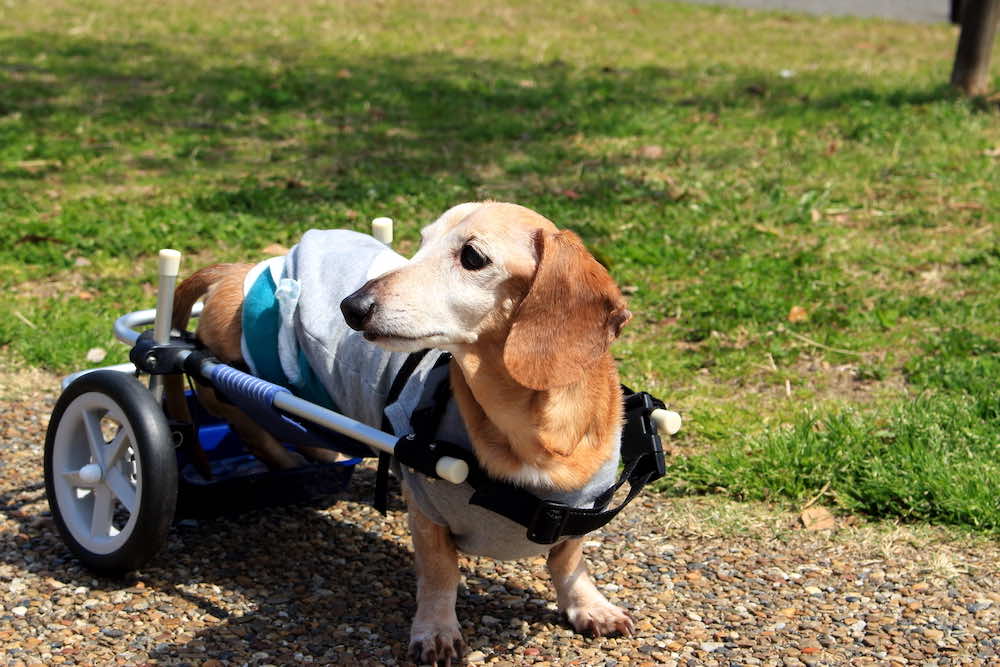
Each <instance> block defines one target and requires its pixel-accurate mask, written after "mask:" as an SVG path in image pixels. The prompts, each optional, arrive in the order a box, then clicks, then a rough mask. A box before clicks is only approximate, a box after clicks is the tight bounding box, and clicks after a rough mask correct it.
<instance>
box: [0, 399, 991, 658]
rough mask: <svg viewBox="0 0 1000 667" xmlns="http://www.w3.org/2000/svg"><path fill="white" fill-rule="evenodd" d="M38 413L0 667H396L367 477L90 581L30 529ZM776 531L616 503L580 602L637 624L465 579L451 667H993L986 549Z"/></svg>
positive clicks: (25, 447)
mask: <svg viewBox="0 0 1000 667" xmlns="http://www.w3.org/2000/svg"><path fill="white" fill-rule="evenodd" d="M36 386H37V385H36ZM28 393H31V392H30V391H29V392H28ZM53 401H54V396H53V395H52V394H50V393H47V392H45V393H35V394H34V395H31V396H27V397H25V396H22V397H21V400H6V401H0V433H2V445H0V663H2V664H7V665H22V664H114V663H119V664H141V663H156V664H192V665H204V666H206V667H208V666H212V665H221V664H254V665H258V664H275V665H283V664H299V663H313V664H343V665H346V664H350V665H380V664H387V665H393V664H402V663H405V662H406V661H405V650H406V641H407V634H408V628H409V620H410V617H411V614H412V613H413V610H414V598H413V590H414V579H413V575H412V574H411V568H410V561H411V554H410V549H409V540H408V538H407V536H406V532H405V519H404V515H403V514H402V512H401V511H400V507H399V505H398V503H397V504H396V506H395V507H394V509H393V511H392V512H391V514H390V516H389V517H388V518H382V517H381V516H379V515H378V514H377V513H376V512H375V511H374V510H372V509H371V508H370V507H369V506H368V505H367V504H366V501H367V498H368V497H369V492H370V489H371V480H372V470H371V468H370V467H365V468H361V469H359V470H358V472H357V473H356V475H355V482H354V483H353V484H352V489H351V491H350V492H349V493H348V494H347V495H346V496H345V497H342V498H340V499H337V500H336V501H333V500H329V501H328V502H325V503H319V504H318V505H317V506H316V507H294V508H281V509H274V510H269V511H263V512H253V513H249V514H246V515H243V516H241V517H238V518H235V519H219V520H212V521H201V522H197V523H194V522H188V523H185V524H183V525H180V526H178V527H177V528H176V529H175V530H174V531H173V533H172V537H171V539H170V542H169V544H168V546H167V548H166V549H165V550H164V551H163V552H162V553H161V554H160V556H159V557H158V558H156V559H155V561H154V562H153V563H152V564H151V565H150V566H149V567H148V568H147V569H144V570H142V571H141V572H135V573H132V574H131V575H129V576H128V577H126V578H125V579H124V580H119V581H113V580H102V579H97V578H95V577H93V576H92V575H91V574H89V573H88V572H87V571H85V570H84V569H82V568H81V567H80V566H79V565H77V563H76V562H75V561H74V560H73V558H72V557H71V556H70V555H69V554H68V552H67V550H66V549H65V548H64V547H63V545H62V543H61V542H60V540H59V539H58V537H57V536H56V534H55V529H54V526H53V524H52V521H51V519H50V518H49V517H48V515H47V504H46V502H45V497H44V488H43V484H42V469H41V461H42V453H41V448H42V442H43V439H44V429H45V426H46V421H47V418H48V414H49V411H50V410H51V408H52V404H53ZM793 520H794V517H792V516H791V515H787V514H780V513H776V512H774V511H773V510H768V509H767V508H762V507H760V506H754V505H739V504H735V503H728V502H725V501H719V500H715V499H701V500H699V499H693V500H692V499H685V500H678V499H669V498H660V497H656V496H652V495H647V496H645V497H644V498H642V499H640V500H639V501H636V502H635V503H634V504H633V506H632V507H630V508H629V509H628V510H627V511H626V512H624V513H623V514H622V515H621V516H620V517H619V518H618V519H617V520H616V521H615V522H613V523H612V524H611V525H610V526H608V528H607V529H606V530H605V531H604V534H603V536H602V537H600V539H599V540H598V539H595V540H594V541H592V542H591V543H590V544H589V545H588V552H589V558H590V562H591V564H592V570H593V571H594V573H595V576H596V578H597V579H598V582H599V585H600V587H601V588H602V589H603V590H604V591H605V592H606V594H607V595H608V597H609V598H611V599H612V600H614V601H616V602H617V603H619V604H622V605H624V606H626V607H627V608H629V609H631V610H632V611H633V613H634V615H635V616H636V618H637V621H638V633H637V635H636V636H634V637H629V638H601V639H589V638H584V637H580V636H577V635H575V634H574V633H573V632H572V631H571V630H570V629H569V628H568V627H567V626H566V625H564V624H563V623H562V622H561V620H560V618H559V616H558V615H557V613H556V611H555V604H554V597H553V593H552V590H551V588H550V586H549V584H548V581H547V577H546V575H545V572H544V567H543V562H542V561H541V560H540V559H538V560H535V561H530V562H520V563H500V562H492V561H490V560H487V559H466V560H464V561H463V572H464V573H465V580H464V586H463V587H462V589H461V592H460V594H459V602H458V614H459V619H460V620H461V622H462V623H463V624H464V633H465V637H466V639H467V640H468V643H469V645H470V650H471V654H470V655H469V656H468V659H469V661H470V662H482V663H491V664H497V665H501V664H506V665H523V664H535V665H564V664H577V665H616V664H638V665H678V664H682V665H716V664H725V665H731V664H739V665H756V664H765V665H799V664H808V665H813V664H847V663H849V664H989V663H991V664H1000V638H998V636H1000V572H998V565H997V564H998V562H1000V560H998V555H1000V544H997V543H996V542H989V541H986V540H981V539H969V538H961V539H960V538H956V537H955V536H954V534H952V533H947V532H945V531H936V530H933V529H931V530H924V531H923V532H921V531H916V532H914V531H910V530H908V529H895V530H893V529H885V528H882V529H878V530H875V529H873V528H871V527H870V526H863V525H862V526H860V527H853V528H852V527H850V526H844V527H842V528H840V529H838V530H837V531H835V532H834V533H832V534H830V533H810V532H805V531H801V530H797V529H795V528H794V527H793Z"/></svg>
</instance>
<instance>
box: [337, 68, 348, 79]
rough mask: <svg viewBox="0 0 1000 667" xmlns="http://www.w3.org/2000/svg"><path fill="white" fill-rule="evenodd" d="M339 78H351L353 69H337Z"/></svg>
mask: <svg viewBox="0 0 1000 667" xmlns="http://www.w3.org/2000/svg"><path fill="white" fill-rule="evenodd" d="M337 78H338V79H350V78H351V70H349V69H339V70H337Z"/></svg>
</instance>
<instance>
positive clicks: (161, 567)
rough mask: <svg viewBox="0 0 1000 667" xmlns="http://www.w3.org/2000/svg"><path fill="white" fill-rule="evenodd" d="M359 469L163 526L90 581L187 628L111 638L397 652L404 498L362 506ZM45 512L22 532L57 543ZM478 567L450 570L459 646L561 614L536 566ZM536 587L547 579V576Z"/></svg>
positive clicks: (169, 645)
mask: <svg viewBox="0 0 1000 667" xmlns="http://www.w3.org/2000/svg"><path fill="white" fill-rule="evenodd" d="M373 479H374V472H373V471H372V470H371V469H368V468H365V467H359V468H358V470H357V471H356V472H355V476H354V479H353V480H352V482H351V484H350V485H349V487H348V489H347V490H346V491H344V492H343V493H342V494H340V495H339V496H338V497H336V498H335V499H331V498H327V499H320V500H319V501H317V502H314V503H312V504H311V505H309V506H302V505H299V506H286V507H277V508H272V509H268V510H262V511H253V512H249V513H247V514H244V515H240V516H231V517H225V518H219V519H211V520H200V521H197V522H192V521H186V522H181V523H180V524H179V525H177V526H175V528H174V529H173V530H172V531H171V536H170V539H169V541H168V544H167V546H166V547H165V548H164V549H163V550H162V551H161V553H160V554H159V555H158V556H157V557H156V558H154V560H153V562H152V563H151V564H150V565H149V566H147V567H146V568H144V569H143V570H142V571H140V572H135V573H131V574H129V575H127V576H126V577H125V578H124V579H121V580H114V579H103V580H98V581H97V584H98V585H97V586H96V587H94V586H92V588H97V589H99V590H104V591H107V592H111V591H121V590H125V591H135V589H136V587H137V586H142V587H144V588H146V589H149V588H152V589H153V591H154V592H153V593H152V595H150V592H149V591H146V592H144V593H143V594H142V595H139V596H135V597H134V600H138V601H142V602H143V603H148V604H149V605H150V606H151V607H152V608H153V609H156V608H157V605H163V606H165V607H172V609H165V610H163V611H162V613H163V614H164V616H163V620H165V621H166V620H168V619H171V618H178V617H179V616H180V614H178V608H181V614H183V616H184V617H185V618H186V619H189V620H184V621H182V623H183V626H187V627H190V628H191V629H192V630H193V636H190V635H187V634H182V637H183V639H182V640H180V641H178V640H177V639H176V637H177V632H171V633H169V636H167V635H164V634H161V633H162V632H163V629H160V628H149V627H147V628H146V629H145V631H144V632H137V633H135V634H132V633H128V634H127V635H125V636H123V637H122V640H128V641H125V642H124V643H125V644H127V646H121V648H122V649H123V650H128V651H132V652H144V653H147V654H148V655H149V658H150V660H151V661H157V662H164V663H192V662H193V663H195V664H197V663H198V662H200V661H203V660H206V659H217V660H221V661H224V662H232V663H236V664H242V663H247V662H249V663H250V664H265V663H269V664H290V663H295V662H301V661H303V660H308V659H309V658H311V659H312V662H313V663H314V664H352V665H353V664H372V665H381V664H386V663H391V662H399V663H405V662H407V661H408V658H407V645H408V638H409V625H410V621H411V619H412V617H413V614H414V612H415V611H416V602H415V590H416V582H415V578H414V574H413V554H412V551H411V550H410V548H409V536H408V534H407V533H406V531H405V519H404V520H402V521H401V520H400V519H401V518H402V516H401V514H402V512H404V511H405V508H404V507H403V506H402V503H401V501H400V500H399V493H398V488H395V489H394V493H393V494H392V498H393V502H391V503H390V512H391V513H393V514H395V515H396V519H395V520H392V521H390V520H389V519H385V518H383V517H381V516H379V515H378V514H377V513H375V511H374V510H373V509H372V508H371V507H370V502H369V501H370V498H371V492H372V486H373ZM393 484H394V486H395V482H393ZM38 492H41V490H40V489H39V490H38ZM321 508H325V509H321ZM47 523H48V528H47V529H46V525H45V524H46V522H40V521H39V520H38V519H37V518H36V519H34V524H33V526H32V527H31V530H32V532H36V531H37V532H40V533H42V534H41V535H39V537H40V538H41V539H43V540H44V541H46V542H49V541H50V540H51V541H58V537H57V536H55V535H54V534H51V533H54V527H53V526H51V522H47ZM44 533H50V534H49V535H44ZM59 546H61V545H56V546H55V548H48V549H44V550H43V551H42V555H40V557H39V560H40V561H41V562H38V563H37V566H38V567H41V568H42V569H44V570H46V572H47V574H49V575H50V576H52V577H54V578H56V579H58V580H60V581H62V582H63V583H64V584H67V585H72V586H77V585H80V584H81V582H87V583H91V585H92V584H93V582H90V581H88V580H89V579H90V576H89V574H88V573H87V571H86V570H83V569H82V568H81V567H80V566H79V564H77V563H76V562H75V560H74V559H73V558H72V557H71V556H70V555H69V554H68V551H67V550H66V549H65V548H62V549H60V548H59ZM487 562H488V561H486V560H485V559H484V560H483V561H482V563H484V564H485V563H487ZM465 563H466V564H467V563H468V561H465ZM491 567H492V566H491V565H484V566H482V567H475V568H474V569H471V570H470V569H468V568H464V574H466V575H467V578H466V580H467V585H465V586H463V587H462V588H461V589H460V591H459V597H458V604H457V611H458V617H459V622H460V623H462V625H463V635H464V636H465V639H466V641H467V642H468V644H469V646H470V649H471V650H475V649H479V650H482V651H484V652H487V653H490V652H506V651H508V650H509V648H508V646H509V645H511V644H514V645H517V644H523V643H527V641H528V639H529V637H528V635H527V634H526V630H527V632H528V633H530V632H531V631H530V627H531V626H534V625H544V624H558V623H560V622H562V621H561V620H560V617H559V616H558V614H557V612H556V611H555V610H554V608H553V606H552V604H551V602H552V601H553V599H554V596H553V594H552V593H551V592H545V593H539V592H535V590H534V589H535V588H537V587H538V586H537V585H538V584H540V583H542V582H541V581H539V580H538V579H536V578H535V576H536V573H535V572H533V570H537V567H535V568H531V567H525V566H521V565H518V566H517V567H518V568H519V569H521V570H523V576H522V575H521V573H519V576H518V578H517V581H504V580H501V579H500V578H498V576H497V574H496V572H497V571H503V570H497V571H491V570H490V569H489V568H491ZM140 582H141V583H140ZM544 586H545V587H546V590H548V582H547V581H545V582H544ZM159 593H165V594H167V595H166V596H164V595H160V594H159ZM168 596H176V597H179V598H181V599H183V600H184V601H186V602H187V603H188V604H184V603H182V602H179V601H176V600H173V601H171V600H170V599H169V597H168ZM150 597H152V599H150ZM519 598H520V599H519ZM539 598H541V599H539ZM529 599H530V600H529ZM125 606H126V610H127V609H128V607H129V606H130V604H129V603H126V604H125ZM157 611H159V610H157ZM524 623H527V626H525V625H524ZM484 624H488V625H489V626H490V632H489V633H488V637H486V636H484V633H480V632H479V628H480V627H481V626H483V625H484ZM148 625H149V623H148V620H147V626H148ZM161 639H162V641H161Z"/></svg>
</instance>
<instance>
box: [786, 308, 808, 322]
mask: <svg viewBox="0 0 1000 667" xmlns="http://www.w3.org/2000/svg"><path fill="white" fill-rule="evenodd" d="M808 319H809V313H807V312H806V309H805V308H803V307H802V306H792V309H791V310H790V311H788V321H789V322H805V321H806V320H808Z"/></svg>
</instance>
